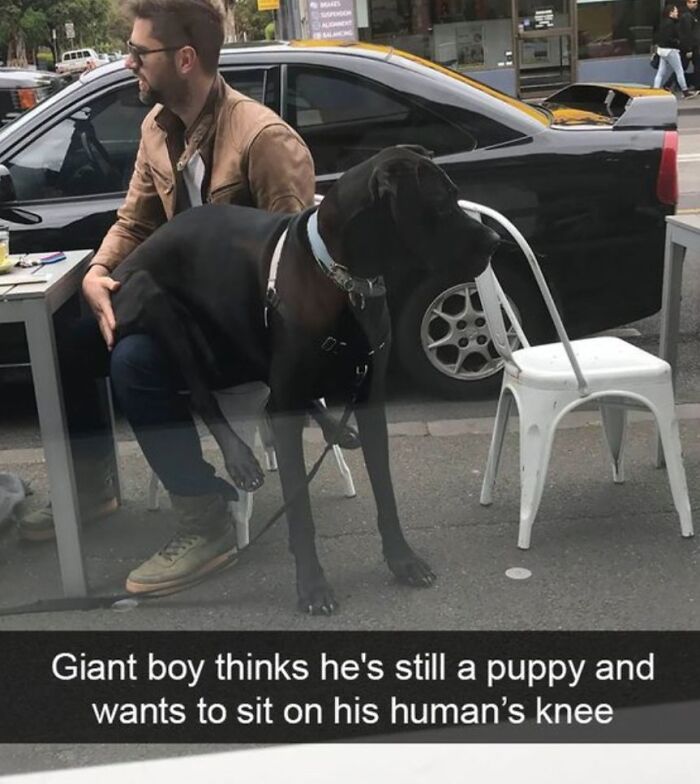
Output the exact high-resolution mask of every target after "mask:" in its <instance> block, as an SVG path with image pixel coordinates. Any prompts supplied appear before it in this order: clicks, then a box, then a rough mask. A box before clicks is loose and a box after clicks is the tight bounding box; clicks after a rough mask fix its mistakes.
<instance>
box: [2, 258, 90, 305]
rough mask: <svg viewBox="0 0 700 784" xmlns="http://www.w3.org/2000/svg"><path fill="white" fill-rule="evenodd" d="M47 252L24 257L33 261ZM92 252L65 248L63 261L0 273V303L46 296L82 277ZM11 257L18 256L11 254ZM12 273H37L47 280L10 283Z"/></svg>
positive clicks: (30, 274) (31, 274)
mask: <svg viewBox="0 0 700 784" xmlns="http://www.w3.org/2000/svg"><path fill="white" fill-rule="evenodd" d="M48 254H49V251H47V252H43V253H28V254H26V257H25V258H26V259H27V260H30V261H34V260H38V259H39V258H41V257H42V256H47V255H48ZM92 254H93V251H92V250H67V251H65V256H66V258H65V260H64V261H58V262H56V263H54V264H42V265H41V266H38V267H26V268H21V267H19V268H18V267H15V268H14V269H13V270H12V272H11V273H9V274H5V275H0V303H2V302H7V301H11V300H22V299H35V298H40V297H46V296H47V295H48V294H50V293H51V292H52V291H54V290H55V289H56V288H57V287H58V286H60V285H61V284H66V283H68V282H69V281H71V280H73V279H74V281H73V282H77V281H78V280H80V279H81V278H82V271H83V265H84V264H85V263H86V262H87V261H88V260H89V259H90V257H91V256H92ZM13 258H20V257H19V256H13ZM14 273H22V274H23V275H29V276H33V275H37V276H38V277H40V278H41V277H47V278H48V280H46V281H44V282H41V283H12V282H11V276H12V275H13V274H14ZM6 281H7V282H6ZM76 287H77V286H76Z"/></svg>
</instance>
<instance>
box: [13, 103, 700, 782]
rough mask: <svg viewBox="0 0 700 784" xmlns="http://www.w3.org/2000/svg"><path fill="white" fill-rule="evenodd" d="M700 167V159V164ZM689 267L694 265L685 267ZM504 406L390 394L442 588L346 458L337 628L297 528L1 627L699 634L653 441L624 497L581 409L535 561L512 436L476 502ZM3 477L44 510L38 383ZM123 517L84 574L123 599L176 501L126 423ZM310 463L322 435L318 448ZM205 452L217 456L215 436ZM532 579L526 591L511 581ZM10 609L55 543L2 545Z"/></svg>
mask: <svg viewBox="0 0 700 784" xmlns="http://www.w3.org/2000/svg"><path fill="white" fill-rule="evenodd" d="M698 102H699V103H698V113H697V114H696V113H695V112H692V113H684V114H683V115H682V117H681V161H680V171H681V190H682V193H683V196H682V200H681V208H682V209H687V210H695V209H698V210H700V98H699V99H698ZM695 156H697V158H696V157H695ZM688 261H689V264H688V265H687V266H688V267H689V268H690V267H692V266H695V267H697V266H698V265H697V263H696V262H697V259H690V258H689V259H688ZM695 286H696V283H694V282H693V278H692V277H690V278H689V283H688V289H687V291H686V304H685V306H684V320H683V324H682V329H683V332H684V340H683V342H682V344H681V350H680V375H679V378H678V384H677V399H678V402H679V403H681V404H683V405H682V406H681V408H680V409H679V410H680V413H681V438H682V441H683V445H684V450H685V463H686V471H687V473H688V484H689V488H690V495H691V505H692V506H693V508H694V511H695V517H696V522H697V519H698V512H697V510H698V508H699V507H698V504H699V503H700V496H698V488H700V405H698V403H700V392H699V391H698V390H700V340H699V339H698V326H697V318H696V315H695V314H696V310H697V303H698V301H700V297H699V296H697V288H695ZM629 330H630V334H631V335H632V336H633V337H632V340H634V341H635V342H638V343H639V344H640V345H642V346H643V347H646V348H648V349H650V350H654V348H655V345H656V335H657V333H658V320H656V319H647V320H645V322H642V323H639V324H636V325H631V326H630V328H629ZM493 411H494V401H492V400H485V401H472V402H469V403H449V402H445V401H438V400H434V399H426V398H425V397H424V396H423V395H420V394H419V393H417V392H415V391H414V390H411V389H409V388H408V387H407V386H406V385H405V384H404V383H403V382H402V380H401V379H400V378H395V379H393V380H392V390H391V396H390V403H389V406H388V414H389V419H390V422H391V423H392V465H393V470H394V476H395V482H396V486H397V494H398V497H399V504H400V508H401V513H402V519H403V523H404V527H405V529H406V531H407V533H408V536H409V539H410V541H411V542H412V543H413V544H414V546H415V547H416V548H417V549H418V550H419V551H420V552H421V554H423V555H424V556H425V557H426V558H427V559H428V560H429V561H430V563H431V565H432V566H433V567H434V568H435V571H436V572H437V573H438V575H439V580H438V583H437V585H436V586H435V587H434V588H433V589H431V590H429V591H419V592H415V591H410V590H407V589H402V588H400V587H399V586H397V585H396V584H395V583H394V582H393V580H392V579H391V578H390V576H389V574H388V572H387V570H386V567H385V565H384V564H383V563H382V558H381V553H380V551H379V543H378V537H377V534H376V529H375V524H374V514H375V513H374V506H373V502H372V500H371V492H370V488H369V485H368V481H367V477H366V474H365V473H364V471H363V468H362V466H361V462H360V458H359V455H358V453H353V454H351V455H349V462H350V465H351V468H352V470H353V473H354V476H355V481H356V484H357V488H358V497H357V498H356V499H354V500H345V499H343V498H342V497H341V496H340V491H339V478H338V476H337V472H336V471H335V470H334V469H333V467H332V465H325V466H324V467H323V469H322V472H321V474H320V475H319V477H318V479H317V480H316V482H315V486H314V490H313V497H314V508H315V512H316V515H317V524H318V529H319V548H320V550H321V554H322V558H323V561H324V565H325V566H326V568H327V571H328V574H329V576H331V579H332V580H333V582H334V585H335V587H336V592H337V595H338V597H339V598H340V600H341V603H342V609H341V612H340V613H339V614H338V615H337V616H335V617H334V618H332V619H318V618H313V619H310V618H307V617H305V616H300V615H299V614H297V613H295V610H294V593H293V591H294V589H293V579H294V576H293V569H292V563H291V558H290V556H289V554H288V552H287V544H286V535H285V532H284V526H283V525H278V526H277V527H276V528H274V529H273V530H272V531H271V532H270V533H269V536H267V537H266V538H265V539H264V540H261V543H260V546H259V547H256V548H255V549H253V548H251V551H250V552H249V554H248V556H247V557H246V558H243V559H241V562H240V563H239V564H238V565H237V566H236V567H234V568H232V569H230V570H228V571H227V572H226V573H225V574H223V575H221V576H219V577H217V578H216V579H215V580H212V581H210V582H208V583H204V584H203V585H201V586H199V587H197V588H195V589H193V590H192V591H190V592H188V593H186V594H182V595H179V596H175V597H170V598H168V599H165V600H162V601H161V602H159V603H158V604H154V605H151V606H148V605H145V606H141V607H138V608H137V609H135V610H133V611H131V612H126V613H115V612H112V611H98V612H90V613H63V614H58V615H55V616H46V615H33V616H22V617H16V618H5V619H2V621H1V622H0V629H5V630H11V629H54V630H56V631H59V630H67V629H86V630H104V629H108V630H114V629H131V630H139V629H178V630H181V629H190V630H206V629H260V630H266V629H280V630H284V629H288V630H309V631H319V630H321V629H365V630H374V629H390V630H393V629H421V628H422V629H426V628H429V629H475V630H484V629H586V628H587V629H649V628H651V629H654V628H655V629H662V628H665V629H700V602H698V601H696V599H697V596H698V589H699V588H700V577H698V571H697V564H698V562H699V561H700V539H698V538H696V539H694V540H682V539H681V538H680V536H679V535H678V530H677V529H678V523H677V517H676V514H675V510H674V508H673V504H672V502H671V499H670V493H669V491H668V483H667V481H666V477H665V474H664V472H662V471H658V470H656V469H654V468H653V466H652V465H651V461H650V449H651V444H652V443H653V436H654V434H653V429H652V427H651V424H650V423H649V422H648V421H639V420H635V421H634V422H633V423H632V424H631V426H630V438H629V447H628V451H627V456H626V459H627V466H628V472H627V473H628V481H627V482H626V483H625V484H624V485H613V484H612V483H611V481H610V476H609V468H608V466H607V465H606V464H605V459H604V452H603V450H602V449H601V444H602V436H601V432H600V427H599V425H598V424H597V415H596V414H595V412H589V413H586V412H582V413H581V414H580V415H579V416H578V418H575V419H574V420H573V421H572V422H571V423H570V425H569V426H568V427H567V428H564V429H563V430H562V432H561V433H560V435H558V437H557V440H556V441H555V447H554V452H553V458H552V462H551V465H550V473H549V476H548V482H547V487H546V490H545V496H544V499H543V504H542V507H541V510H540V514H539V516H538V520H537V523H536V526H535V531H534V538H533V547H532V549H531V550H530V551H528V552H522V551H519V550H517V548H516V547H515V540H516V530H517V515H518V501H519V498H518V465H517V436H516V433H515V432H513V433H512V434H511V435H509V437H508V441H507V445H506V454H505V457H504V461H505V462H504V466H503V469H502V478H501V480H499V484H498V487H497V490H498V495H497V500H496V503H495V504H494V506H493V507H490V508H488V509H484V508H482V507H480V506H479V503H478V492H479V486H480V481H481V472H482V470H483V466H484V461H485V456H486V453H487V450H488V442H489V432H490V428H491V420H490V417H491V416H492V414H493ZM0 434H2V435H1V439H2V440H1V442H0V471H16V472H18V473H20V474H21V475H22V476H23V477H25V478H27V479H30V480H32V483H33V486H34V488H35V491H36V494H35V495H34V496H33V497H32V498H31V499H30V501H29V503H30V505H32V506H36V505H39V504H40V503H42V502H43V498H44V497H45V492H46V480H45V476H44V470H43V466H42V463H41V441H40V438H39V434H38V430H37V427H36V418H35V412H34V404H33V400H32V393H31V387H27V386H26V385H25V386H21V385H16V386H12V387H3V388H2V390H1V391H0ZM119 438H120V442H121V444H120V448H121V460H122V468H123V470H124V480H125V497H126V499H127V503H126V505H125V506H124V507H123V508H122V509H121V510H120V511H119V512H118V513H117V515H115V516H114V517H113V518H110V520H109V521H104V522H102V523H100V524H98V525H97V526H94V527H91V528H90V529H88V530H87V531H86V534H85V546H86V558H87V568H88V572H89V574H90V577H91V580H92V582H93V586H94V587H96V589H97V590H99V591H103V592H106V591H109V592H112V591H115V590H118V589H119V588H120V586H121V585H122V583H123V578H124V574H126V573H127V572H128V570H129V569H130V568H132V567H133V566H134V565H135V564H136V563H138V562H139V561H140V560H142V559H143V558H144V557H145V556H147V555H148V554H150V553H151V552H153V551H154V550H155V549H156V548H157V547H158V546H159V545H161V544H162V541H163V539H164V538H166V537H167V535H168V532H169V530H170V526H171V520H170V517H169V512H168V509H167V504H166V503H164V507H165V508H164V510H163V512H162V513H160V514H158V515H153V514H151V513H148V512H146V511H145V491H146V483H147V477H148V472H147V468H146V466H145V463H144V461H143V458H142V456H141V455H140V452H139V451H138V449H137V447H136V446H135V445H134V443H133V440H132V435H131V433H130V431H129V428H128V426H127V425H126V424H125V423H123V422H121V423H120V425H119ZM309 442H310V444H309V456H310V457H311V456H312V455H313V454H315V453H316V451H317V449H318V446H319V444H318V437H317V434H314V433H313V432H312V433H311V434H310V435H309ZM205 449H206V455H207V457H208V458H209V459H212V460H213V461H216V460H218V457H217V455H216V450H215V449H212V445H211V440H210V439H208V440H206V441H205ZM278 502H279V483H278V479H277V477H275V476H270V477H268V481H267V482H266V485H265V486H264V488H263V489H262V490H261V491H260V494H259V496H258V497H256V517H255V518H254V526H255V525H257V524H259V522H260V521H261V520H264V519H266V517H267V516H268V515H269V513H271V511H272V510H273V509H275V508H276V507H277V505H278ZM515 566H517V567H525V568H527V569H529V570H530V571H531V573H532V576H531V578H530V579H528V580H524V581H513V580H510V579H508V577H507V576H506V574H505V572H506V570H507V569H509V568H510V567H515ZM0 585H1V590H2V603H3V604H15V603H20V602H26V601H32V600H34V599H36V598H38V597H39V596H50V595H56V594H57V593H58V591H59V585H58V575H57V568H56V558H55V550H54V548H53V546H52V545H50V544H47V545H39V546H36V547H23V546H21V545H20V544H19V543H18V542H17V540H16V538H15V535H14V533H12V532H5V533H4V534H3V535H2V536H0ZM215 750H217V751H218V750H222V747H215V746H192V745H185V746H163V745H148V744H133V745H131V746H117V745H94V746H88V745H81V744H72V745H50V744H39V745H36V746H28V745H27V746H22V745H13V746H2V745H0V776H1V775H3V774H7V773H13V772H26V771H31V770H42V769H44V770H50V769H58V768H70V767H80V766H85V765H94V764H99V763H102V764H104V763H109V762H118V761H126V760H143V759H149V758H155V757H171V756H176V755H183V754H192V753H195V752H204V751H215Z"/></svg>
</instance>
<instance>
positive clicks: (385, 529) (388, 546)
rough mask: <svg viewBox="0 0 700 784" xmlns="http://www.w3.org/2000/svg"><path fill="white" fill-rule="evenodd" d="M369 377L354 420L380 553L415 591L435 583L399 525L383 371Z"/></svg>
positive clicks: (376, 370) (373, 372)
mask: <svg viewBox="0 0 700 784" xmlns="http://www.w3.org/2000/svg"><path fill="white" fill-rule="evenodd" d="M370 373H371V376H370V378H369V379H368V382H369V383H368V387H369V389H368V392H367V393H365V394H364V395H363V396H362V399H361V400H360V401H359V402H358V405H357V407H356V409H355V418H356V419H357V425H358V427H359V430H360V443H361V444H362V452H363V455H364V458H365V465H366V466H367V473H368V475H369V480H370V483H371V485H372V491H373V492H374V500H375V502H376V505H377V525H378V527H379V533H380V535H381V537H382V551H383V553H384V557H385V559H386V562H387V564H388V566H389V569H390V570H391V571H392V572H393V574H394V575H395V577H396V578H397V579H398V580H399V581H400V582H402V583H406V584H408V585H412V586H416V587H428V586H430V585H432V584H433V583H434V582H435V579H436V578H435V574H434V573H433V571H432V569H431V568H430V566H428V564H427V563H426V562H425V561H424V560H423V559H422V558H419V557H418V556H417V555H416V554H415V553H414V552H413V550H412V549H411V547H410V545H409V544H408V542H407V541H406V538H405V537H404V534H403V530H402V529H401V523H400V521H399V514H398V510H397V506H396V496H395V494H394V485H393V482H392V480H391V468H390V465H389V434H388V428H387V423H386V412H385V410H384V388H383V387H384V380H383V376H384V373H383V368H378V367H375V368H373V370H370Z"/></svg>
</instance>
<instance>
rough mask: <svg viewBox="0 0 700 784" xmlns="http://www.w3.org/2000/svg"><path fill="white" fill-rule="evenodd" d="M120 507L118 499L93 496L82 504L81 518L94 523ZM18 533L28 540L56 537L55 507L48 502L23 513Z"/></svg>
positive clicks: (83, 520)
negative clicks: (41, 507)
mask: <svg viewBox="0 0 700 784" xmlns="http://www.w3.org/2000/svg"><path fill="white" fill-rule="evenodd" d="M118 508H119V504H118V503H117V499H116V498H115V497H114V496H112V497H111V498H104V497H103V498H91V499H85V501H84V503H82V504H81V506H80V519H81V520H82V522H83V524H88V525H89V524H90V523H94V522H95V521H96V520H101V519H102V518H103V517H107V516H108V515H110V514H112V513H113V512H116V511H117V509H118ZM17 533H18V534H19V538H20V539H24V540H25V541H27V542H48V541H50V540H51V539H55V538H56V528H55V525H54V519H53V509H52V508H51V504H48V505H47V506H45V507H44V508H43V509H37V510H36V511H35V512H30V513H29V514H26V515H22V516H21V517H19V519H18V521H17Z"/></svg>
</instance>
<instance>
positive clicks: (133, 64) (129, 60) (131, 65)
mask: <svg viewBox="0 0 700 784" xmlns="http://www.w3.org/2000/svg"><path fill="white" fill-rule="evenodd" d="M124 65H125V66H126V67H127V68H128V69H129V70H131V71H135V70H136V69H137V68H138V67H139V64H138V62H137V61H136V58H135V57H134V55H133V54H131V52H129V53H128V54H125V55H124Z"/></svg>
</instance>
